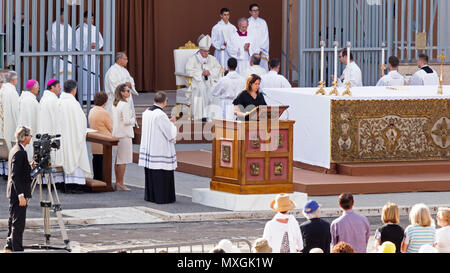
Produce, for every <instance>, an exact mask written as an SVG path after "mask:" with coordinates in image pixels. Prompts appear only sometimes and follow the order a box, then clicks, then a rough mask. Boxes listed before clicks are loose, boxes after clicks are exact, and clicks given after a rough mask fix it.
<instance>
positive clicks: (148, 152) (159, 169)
mask: <svg viewBox="0 0 450 273" xmlns="http://www.w3.org/2000/svg"><path fill="white" fill-rule="evenodd" d="M154 102H155V104H154V105H153V106H152V107H150V108H149V109H147V111H145V112H144V114H143V115H142V140H141V147H140V153H139V166H141V167H144V168H145V200H146V201H149V202H153V203H157V204H169V203H174V202H175V201H176V197H175V178H174V170H175V169H176V168H177V154H176V151H175V143H176V137H177V127H176V126H175V124H174V123H175V121H176V119H175V117H174V118H172V119H169V118H168V117H167V114H166V113H165V112H164V108H165V107H166V105H167V96H166V94H165V93H164V92H158V93H156V95H155V98H154Z"/></svg>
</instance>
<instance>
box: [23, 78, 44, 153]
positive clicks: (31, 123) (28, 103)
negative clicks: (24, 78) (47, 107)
mask: <svg viewBox="0 0 450 273" xmlns="http://www.w3.org/2000/svg"><path fill="white" fill-rule="evenodd" d="M38 95H39V83H38V82H37V81H35V80H29V81H28V82H27V83H26V85H25V91H23V92H22V95H20V98H19V122H18V126H25V127H27V128H30V130H31V134H32V135H33V138H32V139H31V142H30V145H28V146H27V147H25V151H27V154H28V160H29V161H31V160H32V159H33V142H34V141H36V134H37V133H38V127H39V114H40V111H41V109H40V105H39V102H38V100H37V96H38Z"/></svg>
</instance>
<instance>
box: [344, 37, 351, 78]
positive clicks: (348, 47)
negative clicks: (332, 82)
mask: <svg viewBox="0 0 450 273" xmlns="http://www.w3.org/2000/svg"><path fill="white" fill-rule="evenodd" d="M351 46H352V43H350V42H347V67H348V66H349V65H350V61H351V59H350V56H351V52H350V48H351ZM346 71H347V74H348V73H350V70H349V69H346ZM345 80H346V81H347V82H348V81H349V80H350V77H349V76H348V75H346V76H345Z"/></svg>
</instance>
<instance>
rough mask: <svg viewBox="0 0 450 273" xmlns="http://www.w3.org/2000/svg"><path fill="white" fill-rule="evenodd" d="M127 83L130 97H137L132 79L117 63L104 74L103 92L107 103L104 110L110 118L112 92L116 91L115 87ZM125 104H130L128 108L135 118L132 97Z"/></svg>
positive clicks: (112, 100) (112, 99)
mask: <svg viewBox="0 0 450 273" xmlns="http://www.w3.org/2000/svg"><path fill="white" fill-rule="evenodd" d="M127 82H129V83H131V95H135V96H139V93H138V92H137V91H136V84H135V82H134V78H133V77H131V75H130V72H128V70H127V69H126V68H125V67H122V66H120V65H118V64H117V63H115V64H114V65H112V66H111V67H110V68H109V70H108V72H106V75H105V92H106V94H107V95H108V102H107V103H106V106H105V109H106V111H108V113H109V114H110V115H111V116H112V104H113V102H114V92H115V91H116V88H117V86H119V85H121V84H124V83H127ZM127 102H128V103H129V104H130V107H131V109H132V110H133V115H134V117H136V112H135V109H134V101H133V96H130V97H129V98H128V99H127Z"/></svg>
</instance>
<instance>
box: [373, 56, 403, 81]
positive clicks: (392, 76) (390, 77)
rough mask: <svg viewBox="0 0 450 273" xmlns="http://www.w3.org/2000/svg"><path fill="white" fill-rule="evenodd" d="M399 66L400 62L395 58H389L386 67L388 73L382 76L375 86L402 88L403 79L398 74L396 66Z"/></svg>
mask: <svg viewBox="0 0 450 273" xmlns="http://www.w3.org/2000/svg"><path fill="white" fill-rule="evenodd" d="M399 65H400V60H399V59H398V58H397V57H395V56H391V57H389V61H388V67H389V73H388V74H387V75H385V76H383V77H382V78H381V79H380V80H379V81H378V83H377V86H404V85H405V78H404V77H403V76H402V75H401V74H400V73H398V66H399Z"/></svg>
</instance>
